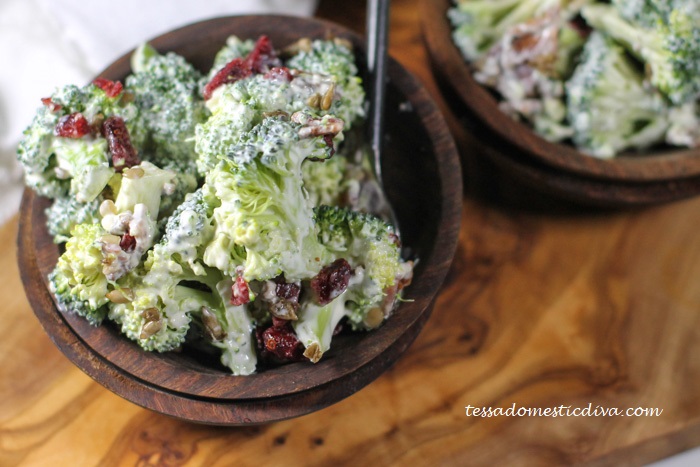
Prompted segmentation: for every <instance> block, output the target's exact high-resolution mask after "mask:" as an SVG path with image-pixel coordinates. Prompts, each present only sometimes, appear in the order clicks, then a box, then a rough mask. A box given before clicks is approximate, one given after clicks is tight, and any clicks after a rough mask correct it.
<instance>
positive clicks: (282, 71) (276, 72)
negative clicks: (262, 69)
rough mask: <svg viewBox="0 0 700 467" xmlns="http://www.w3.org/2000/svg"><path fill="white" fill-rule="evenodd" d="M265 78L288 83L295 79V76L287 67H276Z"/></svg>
mask: <svg viewBox="0 0 700 467" xmlns="http://www.w3.org/2000/svg"><path fill="white" fill-rule="evenodd" d="M264 78H265V79H271V80H274V81H283V82H285V81H286V82H287V83H288V82H290V81H291V80H293V79H294V76H292V72H291V71H289V68H287V67H286V66H275V67H272V68H270V70H269V71H268V72H267V73H265V76H264Z"/></svg>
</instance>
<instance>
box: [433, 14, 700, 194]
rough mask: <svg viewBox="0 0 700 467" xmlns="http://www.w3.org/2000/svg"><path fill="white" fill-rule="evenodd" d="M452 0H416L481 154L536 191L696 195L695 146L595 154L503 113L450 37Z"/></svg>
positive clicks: (441, 74) (699, 163)
mask: <svg viewBox="0 0 700 467" xmlns="http://www.w3.org/2000/svg"><path fill="white" fill-rule="evenodd" d="M452 5H453V4H452V1H451V0H421V13H422V15H421V18H422V28H423V37H424V39H425V42H426V45H427V48H428V51H429V54H430V57H431V60H432V64H433V69H434V71H435V72H436V75H437V78H438V81H439V83H440V85H441V87H442V88H443V89H444V90H445V92H446V93H448V94H450V97H454V98H455V99H448V101H449V102H450V104H451V106H452V108H453V110H455V112H456V113H457V114H458V115H459V116H461V117H465V118H466V120H467V121H468V125H469V127H470V130H471V131H472V133H474V134H477V135H479V136H478V138H479V140H480V141H481V142H482V143H484V144H485V145H486V146H489V148H490V149H491V151H486V153H487V154H486V155H487V157H491V156H490V155H493V154H495V155H496V156H495V157H493V158H492V159H493V160H494V162H496V163H497V164H498V165H499V166H501V167H502V168H506V169H507V170H508V171H509V172H512V173H515V175H516V176H519V177H520V176H523V177H524V178H525V179H526V180H529V181H531V182H533V184H537V185H538V186H539V187H541V188H544V189H549V190H550V191H553V192H557V193H562V194H565V195H569V196H570V197H572V198H574V199H578V200H591V201H596V202H599V203H600V204H623V205H625V204H646V203H653V202H658V201H670V200H673V199H677V198H682V197H687V196H691V195H694V194H697V193H699V192H700V149H674V148H670V147H666V148H661V149H658V150H656V151H650V152H648V153H644V154H634V153H631V152H630V153H624V154H621V155H619V156H617V157H616V158H614V159H607V160H605V159H598V158H595V157H591V156H588V155H586V154H583V153H582V152H580V151H578V150H577V149H576V148H575V147H573V146H571V145H568V144H560V143H552V142H549V141H547V140H546V139H544V138H542V137H540V136H539V135H537V134H536V133H535V132H534V131H533V130H532V129H531V128H530V127H529V126H528V125H526V124H524V123H521V122H518V121H515V120H513V119H512V118H511V117H509V116H508V115H506V114H505V113H503V112H501V111H500V110H499V108H498V99H497V98H496V97H495V96H494V94H493V93H492V92H491V91H490V90H488V89H487V88H486V87H484V86H482V85H481V84H480V83H478V82H477V81H476V80H475V79H474V78H473V76H472V73H471V70H470V67H469V65H468V63H467V62H466V61H465V59H464V58H463V56H462V55H461V53H460V51H459V49H458V48H457V46H456V45H455V44H454V42H453V40H452V36H451V34H452V25H451V24H450V22H449V20H448V18H447V10H448V9H449V8H450V7H451V6H452ZM489 154H490V155H489ZM543 180H544V181H545V182H547V184H546V186H542V181H543ZM679 185H680V187H679Z"/></svg>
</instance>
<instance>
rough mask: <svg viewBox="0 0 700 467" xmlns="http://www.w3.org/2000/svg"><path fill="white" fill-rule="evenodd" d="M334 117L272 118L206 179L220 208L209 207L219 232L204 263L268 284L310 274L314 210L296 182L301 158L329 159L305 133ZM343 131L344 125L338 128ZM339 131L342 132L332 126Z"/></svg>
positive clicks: (318, 258) (319, 252)
mask: <svg viewBox="0 0 700 467" xmlns="http://www.w3.org/2000/svg"><path fill="white" fill-rule="evenodd" d="M329 118H331V117H324V118H323V119H310V120H306V117H303V116H300V117H294V116H293V118H292V120H297V121H300V122H303V123H296V122H295V121H287V120H285V119H284V118H281V117H270V118H267V119H265V120H264V121H263V122H262V123H261V124H260V125H258V126H257V127H255V128H254V129H253V130H252V131H251V132H250V133H247V134H246V135H244V136H243V137H242V138H241V142H240V143H239V144H238V145H237V146H235V147H234V149H233V150H232V151H231V152H230V153H229V155H228V157H227V159H225V160H222V162H221V163H220V164H219V165H218V166H217V167H216V168H215V169H214V170H212V171H211V172H209V174H208V175H207V178H206V184H207V185H209V186H210V187H211V189H213V191H214V192H215V194H216V197H217V198H219V199H220V200H221V206H220V207H218V208H216V209H215V210H214V221H215V226H216V233H215V234H214V239H213V241H212V242H211V244H210V245H209V246H208V247H207V249H206V251H205V252H204V261H205V263H206V264H208V265H209V266H212V267H216V268H218V269H220V270H221V271H223V272H224V273H225V274H226V275H227V276H230V277H233V276H235V275H236V271H237V270H238V268H239V267H241V268H242V269H243V277H244V278H245V280H247V281H250V280H253V279H257V280H267V279H272V278H274V277H277V276H278V275H279V274H281V273H284V274H285V276H286V277H287V278H288V280H291V281H296V280H299V279H302V278H305V277H311V276H313V275H314V274H316V272H318V270H319V269H320V267H321V266H322V265H323V262H322V259H323V255H324V251H323V248H322V247H321V246H320V245H319V244H318V241H317V240H316V234H315V227H314V223H313V213H312V211H311V206H310V204H309V201H308V198H307V196H306V193H305V191H304V190H303V180H302V178H301V165H302V162H303V161H304V160H306V159H307V158H309V159H327V158H328V157H330V156H331V154H332V148H331V147H329V145H328V144H327V142H326V140H325V139H324V137H322V136H312V135H310V134H309V135H307V134H306V130H308V129H309V128H313V127H314V125H320V126H322V127H323V126H328V125H335V124H337V122H330V123H329V122H328V119H329ZM341 126H342V125H341ZM336 129H337V130H339V128H336Z"/></svg>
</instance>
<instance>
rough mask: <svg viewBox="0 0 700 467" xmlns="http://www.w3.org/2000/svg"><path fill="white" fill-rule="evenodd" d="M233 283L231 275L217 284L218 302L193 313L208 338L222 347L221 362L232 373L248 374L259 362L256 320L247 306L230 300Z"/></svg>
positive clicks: (252, 371) (213, 343)
mask: <svg viewBox="0 0 700 467" xmlns="http://www.w3.org/2000/svg"><path fill="white" fill-rule="evenodd" d="M232 286H233V281H232V280H231V279H230V278H227V279H224V280H222V281H221V282H219V283H218V284H216V293H217V294H218V296H219V297H220V299H221V306H219V307H216V308H202V309H200V312H199V313H198V314H197V315H196V316H197V318H198V319H199V320H201V321H202V325H203V327H204V328H205V329H206V334H207V337H208V341H209V342H210V343H211V344H212V345H213V346H214V347H217V348H218V349H220V350H221V363H222V364H223V365H224V366H226V367H227V368H229V369H230V370H231V373H233V374H234V375H250V374H253V373H255V366H256V365H257V362H258V357H257V354H256V353H255V340H254V339H255V338H254V335H253V331H254V329H255V321H254V320H253V318H252V316H251V314H250V311H249V310H248V306H246V305H232V304H231V294H232ZM205 315H206V316H205Z"/></svg>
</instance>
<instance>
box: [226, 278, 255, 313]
mask: <svg viewBox="0 0 700 467" xmlns="http://www.w3.org/2000/svg"><path fill="white" fill-rule="evenodd" d="M249 301H250V291H249V290H248V283H247V282H246V281H245V279H243V278H242V277H241V276H236V280H235V281H234V282H233V285H232V286H231V305H233V306H240V305H245V304H246V303H248V302H249Z"/></svg>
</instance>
